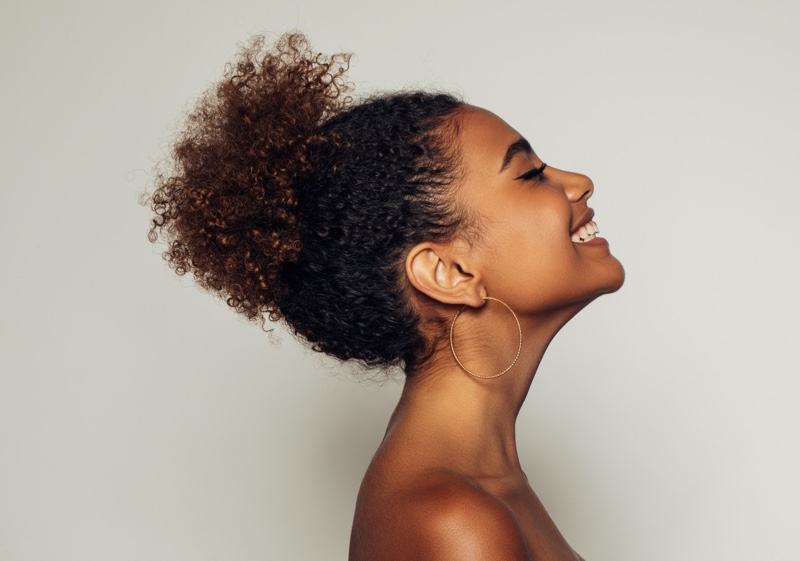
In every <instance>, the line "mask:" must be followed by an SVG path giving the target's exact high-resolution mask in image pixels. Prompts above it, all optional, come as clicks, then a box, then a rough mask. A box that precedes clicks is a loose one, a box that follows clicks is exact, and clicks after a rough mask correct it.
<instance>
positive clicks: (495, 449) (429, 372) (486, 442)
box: [384, 312, 574, 477]
mask: <svg viewBox="0 0 800 561" xmlns="http://www.w3.org/2000/svg"><path fill="white" fill-rule="evenodd" d="M560 315H562V317H559V318H552V317H551V318H546V319H543V318H536V319H523V318H520V320H521V324H522V330H523V341H522V351H521V353H520V356H519V359H518V360H517V362H516V363H515V364H514V366H513V367H512V368H511V369H510V370H509V371H508V372H506V373H505V374H504V375H502V376H500V377H498V378H492V379H481V378H476V377H474V376H470V375H469V374H467V373H466V372H465V371H464V370H462V369H461V367H460V366H459V365H458V364H457V363H456V361H455V360H454V359H453V355H452V352H451V350H450V345H449V341H448V340H445V341H444V342H443V343H442V344H441V345H440V346H439V348H437V350H436V352H434V354H433V356H432V357H431V358H430V359H429V360H428V361H426V362H425V364H424V365H423V366H422V367H421V368H420V369H419V370H418V371H415V372H414V373H413V374H412V375H411V376H409V378H408V379H407V381H406V384H405V387H404V389H403V394H402V396H401V398H400V402H399V404H398V406H397V409H396V410H395V412H394V414H393V415H392V418H391V420H390V422H389V427H388V429H387V433H386V438H385V440H384V444H387V443H388V442H391V441H396V440H398V439H399V440H400V441H403V442H411V443H413V447H414V450H415V456H419V457H417V458H415V460H414V461H415V462H417V463H419V462H421V461H423V462H424V461H425V460H426V459H427V460H428V461H429V462H431V463H432V464H441V462H440V461H439V460H441V459H443V458H444V459H446V465H447V467H448V468H450V469H455V470H458V471H461V472H463V473H472V474H475V475H483V476H497V477H502V476H507V475H512V474H514V473H519V472H520V471H521V470H520V463H519V457H518V455H517V445H516V433H515V426H516V419H517V415H518V413H519V411H520V408H521V407H522V404H523V403H524V401H525V398H526V396H527V394H528V390H529V389H530V386H531V382H532V381H533V377H534V375H535V374H536V370H537V369H538V367H539V363H540V362H541V360H542V356H543V355H544V352H545V350H546V349H547V347H548V345H549V344H550V341H551V340H552V338H553V337H554V336H555V334H556V333H557V332H558V330H559V329H560V328H561V327H562V326H563V325H564V324H565V323H566V321H567V320H568V319H569V317H572V315H574V312H573V313H570V314H568V315H564V314H560ZM459 321H461V320H460V319H459ZM505 321H506V322H508V317H506V318H505ZM467 345H468V343H465V344H464V345H461V346H459V345H457V347H456V348H457V349H459V351H458V355H459V359H461V361H462V363H464V364H465V366H467V368H470V370H472V371H473V372H475V373H478V374H484V375H490V374H496V373H498V372H501V371H502V370H503V369H504V368H505V367H506V366H508V364H509V363H510V362H511V360H513V357H514V355H515V354H516V351H517V348H518V345H519V333H518V331H517V328H516V325H514V326H513V329H510V330H508V331H506V332H503V336H502V337H500V339H499V340H497V341H493V342H492V345H491V346H490V347H491V348H482V349H480V347H479V346H477V345H474V346H473V347H474V348H477V349H480V350H479V351H478V352H473V353H469V352H467V349H468V346H467ZM461 348H464V353H463V357H462V352H461V350H460V349H461ZM467 360H468V361H469V362H467ZM473 365H474V369H473Z"/></svg>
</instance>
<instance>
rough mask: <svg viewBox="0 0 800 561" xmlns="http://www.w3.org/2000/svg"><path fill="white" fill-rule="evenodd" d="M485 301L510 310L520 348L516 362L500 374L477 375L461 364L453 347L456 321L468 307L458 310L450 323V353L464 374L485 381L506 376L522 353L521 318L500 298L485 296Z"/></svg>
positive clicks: (515, 358)
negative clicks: (515, 325) (497, 303)
mask: <svg viewBox="0 0 800 561" xmlns="http://www.w3.org/2000/svg"><path fill="white" fill-rule="evenodd" d="M483 299H484V300H494V301H495V302H499V303H500V304H502V305H503V306H505V307H506V308H507V309H508V311H509V312H511V315H512V316H514V321H516V322H517V329H518V330H519V347H518V348H517V356H515V357H514V361H513V362H512V363H511V364H509V365H508V368H506V369H505V370H503V371H502V372H501V373H500V374H495V375H493V376H481V375H480V374H475V373H474V372H472V371H471V370H470V369H469V368H467V367H466V366H464V365H463V364H461V361H460V360H458V355H456V348H455V346H454V345H453V329H454V328H455V326H456V320H457V319H458V316H460V315H461V312H463V311H464V310H465V309H466V307H467V306H466V304H465V305H463V306H461V309H460V310H458V311H457V312H456V315H454V316H453V321H451V322H450V351H451V352H452V353H453V358H454V359H456V362H457V363H458V365H459V366H460V367H461V370H463V371H464V372H466V373H467V374H469V375H470V376H474V377H475V378H482V379H484V380H489V379H491V378H499V377H500V376H502V375H503V374H505V373H506V372H508V371H509V370H511V367H512V366H514V365H515V364H516V363H517V359H519V355H520V353H521V352H522V326H521V325H520V323H519V318H518V317H517V314H515V313H514V310H512V309H511V307H510V306H509V305H508V304H506V303H505V302H503V301H502V300H500V299H498V298H492V297H491V296H484V297H483Z"/></svg>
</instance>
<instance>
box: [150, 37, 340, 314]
mask: <svg viewBox="0 0 800 561" xmlns="http://www.w3.org/2000/svg"><path fill="white" fill-rule="evenodd" d="M265 49H266V47H265V39H264V37H263V36H258V37H254V38H252V39H251V40H250V42H249V44H248V45H247V46H245V47H244V48H242V49H241V51H240V53H239V57H238V60H237V62H236V63H235V64H228V65H227V66H226V68H225V75H224V79H223V80H222V81H221V82H220V83H219V84H218V86H217V87H216V89H215V90H211V91H209V92H207V93H206V94H205V95H204V96H203V97H202V98H201V99H200V101H199V102H198V103H197V105H196V106H195V108H194V110H193V111H192V112H191V113H190V114H189V115H188V117H187V119H186V125H185V129H184V130H183V132H182V134H181V135H180V140H179V141H178V142H177V143H176V144H175V146H174V147H173V153H172V162H173V165H174V168H173V169H172V170H171V173H170V174H169V175H166V174H159V176H158V179H157V181H156V189H155V190H154V192H153V194H152V197H151V200H150V205H151V207H152V209H153V212H154V213H155V217H154V218H153V221H152V227H151V229H150V232H149V235H148V237H149V239H150V241H151V242H155V241H156V240H157V239H158V236H159V234H160V235H161V236H163V237H165V238H166V239H167V240H169V241H170V245H169V249H168V250H167V251H166V252H164V254H163V255H164V258H165V259H166V260H167V261H168V262H169V264H170V266H171V267H173V268H174V269H175V271H176V272H177V273H178V274H179V275H184V274H186V273H188V272H191V273H193V275H194V278H195V280H196V281H197V283H198V284H199V285H200V286H201V287H203V288H205V289H207V290H210V291H212V292H215V293H218V294H220V295H222V296H223V297H225V299H226V301H227V303H228V305H229V306H231V307H232V308H234V309H235V310H236V311H237V312H240V313H242V314H244V315H245V316H246V317H247V318H248V319H254V318H258V317H263V314H265V313H266V314H267V315H268V316H269V318H270V319H271V320H273V321H276V320H278V319H280V318H281V313H280V310H279V309H278V308H277V307H276V306H275V300H276V298H277V297H278V296H279V295H280V293H281V292H282V291H284V290H285V289H286V288H285V286H284V285H283V284H282V283H281V282H280V267H279V266H278V264H280V263H284V262H292V261H296V260H297V255H298V253H299V251H300V248H301V242H300V231H299V228H298V224H297V216H296V214H295V207H296V206H297V196H296V194H295V191H294V189H293V185H294V182H295V180H296V178H297V177H298V176H299V175H300V174H302V173H304V172H305V171H306V170H307V169H308V166H309V163H308V161H307V158H306V153H307V149H308V146H309V145H310V144H311V143H314V142H318V141H321V140H325V139H323V138H322V137H321V136H320V135H318V134H315V133H314V131H315V129H316V128H317V127H318V126H319V124H320V123H322V122H323V121H324V120H325V119H326V118H328V117H330V116H331V115H333V114H335V113H337V112H338V111H340V110H341V109H343V108H344V107H345V106H346V105H347V104H348V103H350V101H351V98H350V97H348V96H346V95H343V94H345V93H346V92H347V91H348V90H349V85H348V84H347V83H346V82H345V80H344V73H345V72H346V70H347V68H348V65H349V61H350V55H349V54H336V55H333V56H328V57H326V56H323V55H322V54H318V53H314V52H312V51H311V48H310V46H309V44H308V41H307V39H306V37H304V36H303V35H301V34H298V33H293V34H287V35H284V36H282V37H281V38H280V39H279V40H278V42H277V43H276V44H275V45H274V47H273V48H272V49H271V50H269V51H265ZM264 226H267V227H266V228H265V227H264Z"/></svg>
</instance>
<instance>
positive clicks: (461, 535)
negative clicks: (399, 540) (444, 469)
mask: <svg viewBox="0 0 800 561" xmlns="http://www.w3.org/2000/svg"><path fill="white" fill-rule="evenodd" d="M404 503H405V508H404V509H403V510H405V511H406V513H407V516H408V519H407V520H408V522H409V523H410V526H409V530H410V532H409V534H410V536H409V537H411V536H413V544H414V547H413V549H415V550H416V551H417V554H418V555H417V558H419V559H435V560H437V561H451V560H452V561H456V560H458V561H473V560H474V561H478V560H484V559H485V560H488V559H491V560H493V561H530V554H529V553H528V548H527V546H526V544H525V538H524V535H523V533H522V530H521V528H520V526H519V523H518V522H517V519H516V517H515V516H514V514H513V512H511V510H510V509H509V508H508V506H506V505H505V503H503V502H502V501H500V500H499V499H498V498H497V497H495V496H493V495H491V494H490V493H487V492H486V491H484V490H482V489H481V488H480V487H478V486H477V485H475V484H474V483H472V482H470V481H469V480H467V479H464V478H460V477H456V476H448V475H444V476H436V477H434V478H430V479H429V480H427V481H425V482H424V483H423V484H421V485H419V486H418V487H416V488H415V489H413V490H412V491H411V492H410V493H409V494H408V495H407V497H406V500H405V501H404Z"/></svg>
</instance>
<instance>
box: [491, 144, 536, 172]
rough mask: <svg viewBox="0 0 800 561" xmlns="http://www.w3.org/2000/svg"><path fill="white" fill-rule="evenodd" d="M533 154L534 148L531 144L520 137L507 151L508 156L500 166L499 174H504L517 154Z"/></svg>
mask: <svg viewBox="0 0 800 561" xmlns="http://www.w3.org/2000/svg"><path fill="white" fill-rule="evenodd" d="M531 152H533V148H531V144H530V142H528V141H527V140H525V139H524V138H522V137H520V138H519V139H518V140H516V141H515V142H512V143H511V146H509V147H508V150H506V155H505V156H504V157H503V165H502V166H500V171H499V172H497V173H503V172H504V171H505V170H506V168H508V165H509V164H510V163H511V160H512V159H513V158H514V156H516V155H517V154H530V153H531Z"/></svg>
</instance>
